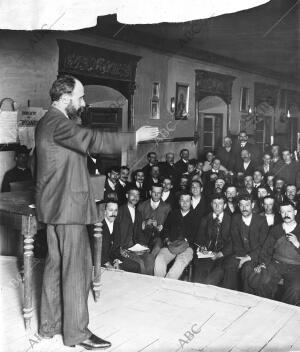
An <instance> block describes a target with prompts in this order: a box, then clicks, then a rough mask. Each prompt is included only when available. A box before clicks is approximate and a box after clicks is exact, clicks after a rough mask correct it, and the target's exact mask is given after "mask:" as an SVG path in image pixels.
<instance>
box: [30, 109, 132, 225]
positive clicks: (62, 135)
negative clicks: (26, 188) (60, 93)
mask: <svg viewBox="0 0 300 352" xmlns="http://www.w3.org/2000/svg"><path fill="white" fill-rule="evenodd" d="M35 141H36V151H37V184H36V211H37V217H38V220H39V221H41V222H43V223H47V224H94V223H96V222H97V221H98V215H97V210H96V205H95V197H94V195H93V191H92V187H91V184H90V176H89V172H88V169H87V165H86V156H87V153H88V152H90V153H100V152H107V153H112V152H117V151H118V150H119V149H120V148H121V146H122V145H128V146H129V145H130V144H132V143H135V134H134V133H123V134H120V133H117V132H102V131H98V130H93V129H90V128H84V127H82V126H80V125H78V124H76V122H75V121H73V120H70V119H68V118H67V117H66V116H65V115H64V114H63V113H62V112H61V111H60V110H58V109H56V108H55V107H53V106H51V107H50V108H49V110H48V112H47V113H46V114H45V116H44V117H43V118H42V119H41V120H40V121H39V123H38V125H37V128H36V138H35Z"/></svg>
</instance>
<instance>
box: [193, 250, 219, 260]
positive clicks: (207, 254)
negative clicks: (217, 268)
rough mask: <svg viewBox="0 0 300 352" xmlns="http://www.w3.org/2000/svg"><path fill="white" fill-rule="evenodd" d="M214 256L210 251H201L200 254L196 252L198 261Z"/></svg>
mask: <svg viewBox="0 0 300 352" xmlns="http://www.w3.org/2000/svg"><path fill="white" fill-rule="evenodd" d="M214 256H215V253H214V252H211V251H203V252H200V251H198V252H197V257H198V258H199V259H203V258H212V257H214Z"/></svg>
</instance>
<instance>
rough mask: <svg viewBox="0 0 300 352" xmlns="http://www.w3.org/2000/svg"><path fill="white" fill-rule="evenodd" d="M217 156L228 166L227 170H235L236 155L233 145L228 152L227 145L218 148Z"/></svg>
mask: <svg viewBox="0 0 300 352" xmlns="http://www.w3.org/2000/svg"><path fill="white" fill-rule="evenodd" d="M216 155H217V157H218V158H219V159H220V160H221V164H222V165H223V166H224V167H226V169H227V170H229V171H233V170H234V164H235V155H234V151H233V147H231V149H230V151H229V152H228V151H227V150H226V148H225V147H220V148H218V150H217V154H216Z"/></svg>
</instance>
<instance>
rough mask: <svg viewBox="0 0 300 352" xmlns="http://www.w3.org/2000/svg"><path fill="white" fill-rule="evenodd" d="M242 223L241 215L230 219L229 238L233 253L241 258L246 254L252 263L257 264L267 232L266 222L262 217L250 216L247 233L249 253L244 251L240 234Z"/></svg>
mask: <svg viewBox="0 0 300 352" xmlns="http://www.w3.org/2000/svg"><path fill="white" fill-rule="evenodd" d="M242 221H243V220H242V215H241V214H236V215H234V216H233V218H232V222H231V236H232V247H233V253H234V255H235V256H237V257H239V256H240V257H243V256H245V255H247V254H248V255H249V256H250V257H251V260H252V261H253V262H257V261H258V257H259V255H260V252H261V249H262V246H263V244H264V243H265V240H266V238H267V236H268V232H269V227H268V223H267V220H266V218H265V217H263V216H260V215H258V214H252V219H251V223H250V233H249V248H250V251H249V252H248V251H247V250H246V249H245V246H244V242H243V238H242V234H241V225H242Z"/></svg>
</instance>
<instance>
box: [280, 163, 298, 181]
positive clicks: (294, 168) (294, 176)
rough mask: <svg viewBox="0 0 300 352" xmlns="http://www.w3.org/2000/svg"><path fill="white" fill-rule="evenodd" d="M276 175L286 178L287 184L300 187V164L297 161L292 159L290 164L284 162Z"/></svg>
mask: <svg viewBox="0 0 300 352" xmlns="http://www.w3.org/2000/svg"><path fill="white" fill-rule="evenodd" d="M276 177H277V178H280V179H282V180H284V181H285V183H286V184H290V185H295V186H296V187H297V188H300V164H299V163H297V162H296V161H292V162H291V163H290V164H286V163H282V164H281V168H280V169H279V170H278V172H277V174H276Z"/></svg>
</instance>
